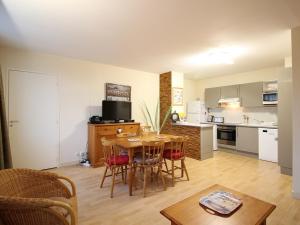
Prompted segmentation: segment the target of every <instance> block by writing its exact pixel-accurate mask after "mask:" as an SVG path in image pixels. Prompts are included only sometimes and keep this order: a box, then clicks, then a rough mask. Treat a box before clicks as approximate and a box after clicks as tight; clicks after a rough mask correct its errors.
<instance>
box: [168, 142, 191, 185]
mask: <svg viewBox="0 0 300 225" xmlns="http://www.w3.org/2000/svg"><path fill="white" fill-rule="evenodd" d="M187 139H188V137H174V138H171V142H170V143H169V144H168V146H167V149H165V150H164V153H163V160H164V164H165V167H166V171H164V172H166V173H167V174H169V175H171V176H172V186H174V182H175V170H176V169H180V170H181V177H183V174H184V173H185V174H186V177H187V180H188V181H189V180H190V179H189V175H188V172H187V169H186V165H185V144H186V141H187ZM166 160H170V161H171V170H169V169H168V164H167V161H166ZM177 161H180V162H181V166H180V167H178V166H176V165H175V162H177Z"/></svg>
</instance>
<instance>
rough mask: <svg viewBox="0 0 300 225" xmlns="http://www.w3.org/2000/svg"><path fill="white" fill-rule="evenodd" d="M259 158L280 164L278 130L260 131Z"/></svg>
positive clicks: (260, 129) (267, 129)
mask: <svg viewBox="0 0 300 225" xmlns="http://www.w3.org/2000/svg"><path fill="white" fill-rule="evenodd" d="M258 158H259V159H261V160H265V161H270V162H278V129H275V128H259V129H258Z"/></svg>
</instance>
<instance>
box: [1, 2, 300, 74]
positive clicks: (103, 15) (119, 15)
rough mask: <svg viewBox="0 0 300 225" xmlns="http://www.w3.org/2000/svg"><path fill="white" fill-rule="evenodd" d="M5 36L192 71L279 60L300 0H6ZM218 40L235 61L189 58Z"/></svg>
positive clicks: (5, 41) (121, 62)
mask: <svg viewBox="0 0 300 225" xmlns="http://www.w3.org/2000/svg"><path fill="white" fill-rule="evenodd" d="M0 7H1V8H0V42H1V44H2V45H5V46H15V47H19V48H25V49H30V50H34V51H40V52H47V53H51V54H57V55H63V56H69V57H74V58H80V59H86V60H91V61H96V62H101V63H106V64H112V65H117V66H122V67H127V68H132V69H137V70H143V71H148V72H155V73H161V72H166V71H169V70H173V71H178V72H184V73H185V74H186V75H187V77H189V78H202V77H208V76H217V75H224V74H229V73H238V72H245V71H250V70H254V69H259V68H264V67H270V66H279V65H282V64H283V59H284V57H286V56H290V55H291V50H290V31H289V30H290V28H292V27H295V26H300V1H299V0H226V1H225V0H127V1H126V0H43V1H41V0H26V1H24V0H2V1H1V0H0ZM218 46H241V47H244V48H246V49H247V50H246V52H245V53H244V54H243V55H241V56H240V57H238V58H236V59H235V63H234V64H232V65H206V66H204V65H189V64H187V63H186V59H187V58H188V57H190V56H192V55H194V54H199V53H201V52H205V51H207V50H209V49H210V48H215V47H218Z"/></svg>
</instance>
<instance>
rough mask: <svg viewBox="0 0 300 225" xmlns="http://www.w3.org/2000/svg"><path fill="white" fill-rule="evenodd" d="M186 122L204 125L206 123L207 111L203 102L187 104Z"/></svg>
mask: <svg viewBox="0 0 300 225" xmlns="http://www.w3.org/2000/svg"><path fill="white" fill-rule="evenodd" d="M186 120H187V122H189V123H204V122H206V121H207V109H206V107H205V104H204V102H201V101H191V102H188V103H187V113H186Z"/></svg>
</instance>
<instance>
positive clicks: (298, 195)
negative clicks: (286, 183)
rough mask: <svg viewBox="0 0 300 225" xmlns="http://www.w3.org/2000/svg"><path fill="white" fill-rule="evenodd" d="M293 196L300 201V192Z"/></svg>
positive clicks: (294, 193)
mask: <svg viewBox="0 0 300 225" xmlns="http://www.w3.org/2000/svg"><path fill="white" fill-rule="evenodd" d="M292 194H293V197H294V198H296V199H300V192H294V191H293V192H292Z"/></svg>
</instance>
